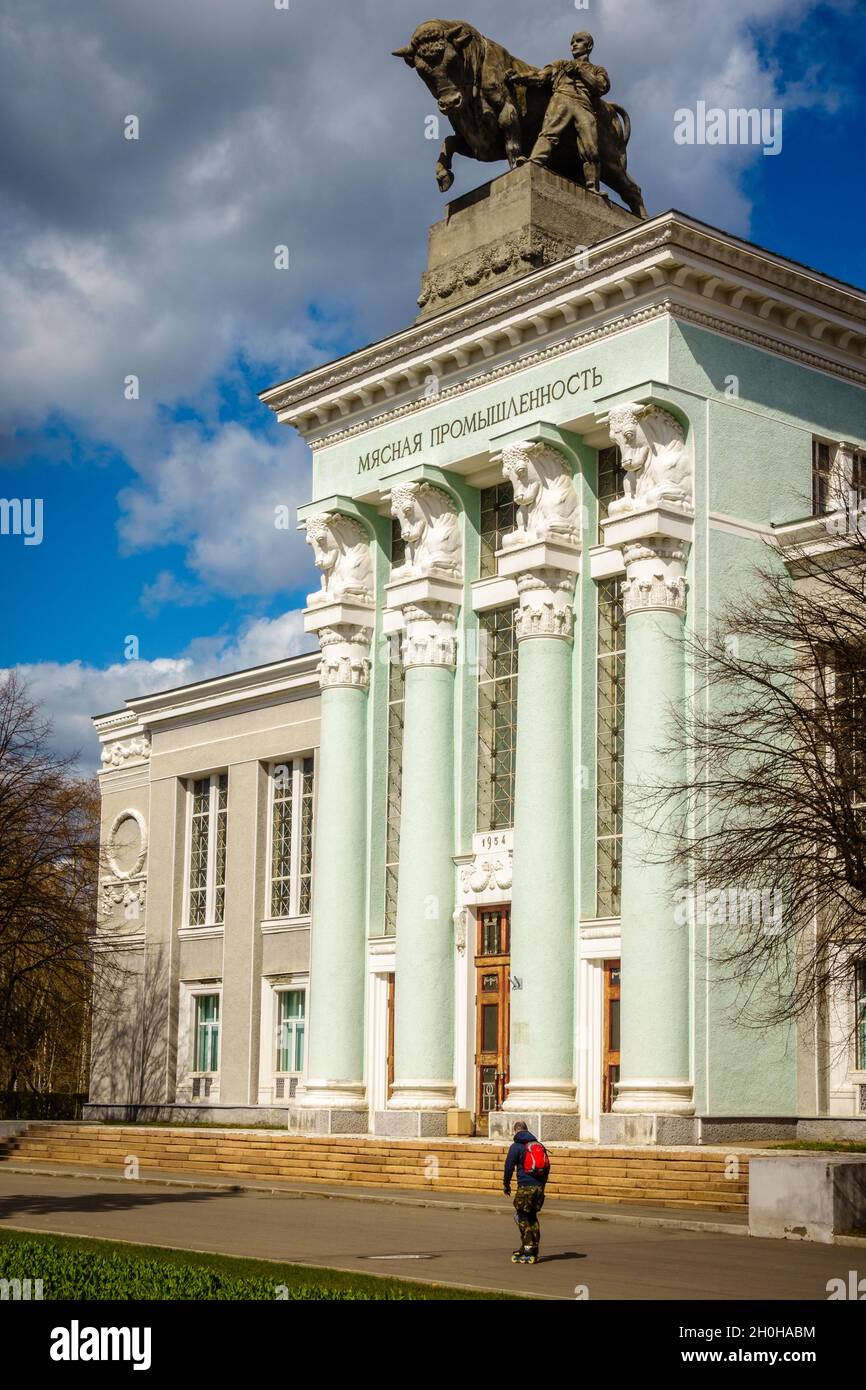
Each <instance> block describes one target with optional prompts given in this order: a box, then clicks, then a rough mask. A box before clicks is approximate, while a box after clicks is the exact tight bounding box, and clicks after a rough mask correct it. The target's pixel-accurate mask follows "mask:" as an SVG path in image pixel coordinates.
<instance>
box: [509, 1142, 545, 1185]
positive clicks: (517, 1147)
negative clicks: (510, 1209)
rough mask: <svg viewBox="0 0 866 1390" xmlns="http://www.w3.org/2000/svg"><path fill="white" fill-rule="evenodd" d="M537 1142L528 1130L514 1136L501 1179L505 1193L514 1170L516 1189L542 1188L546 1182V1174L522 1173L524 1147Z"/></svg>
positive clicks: (524, 1154)
mask: <svg viewBox="0 0 866 1390" xmlns="http://www.w3.org/2000/svg"><path fill="white" fill-rule="evenodd" d="M537 1142H538V1141H537V1140H536V1138H535V1135H534V1134H530V1132H529V1130H528V1129H522V1130H521V1131H520V1133H519V1134H515V1136H514V1143H513V1144H512V1145H511V1148H510V1149H509V1150H508V1153H507V1154H506V1156H505V1173H504V1175H503V1178H502V1186H503V1188H504V1189H505V1191H506V1192H507V1191H508V1189H509V1188H510V1187H511V1179H512V1176H513V1174H514V1170H515V1168H516V1169H517V1186H518V1187H544V1184H545V1183H546V1182H547V1174H546V1173H545V1174H538V1173H527V1172H524V1167H523V1160H524V1159H525V1157H526V1145H527V1144H535V1143H537Z"/></svg>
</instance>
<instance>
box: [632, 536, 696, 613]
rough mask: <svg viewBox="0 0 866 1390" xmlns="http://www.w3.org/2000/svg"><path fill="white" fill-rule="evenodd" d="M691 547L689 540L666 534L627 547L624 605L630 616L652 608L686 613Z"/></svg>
mask: <svg viewBox="0 0 866 1390" xmlns="http://www.w3.org/2000/svg"><path fill="white" fill-rule="evenodd" d="M688 551H689V548H688V545H687V544H686V543H685V542H683V541H676V540H670V539H669V538H667V537H663V536H653V537H652V538H651V539H650V540H649V541H641V542H640V543H639V544H637V545H627V546H625V547H624V549H623V554H622V558H623V561H624V562H625V575H626V577H625V583H624V585H623V604H622V606H623V612H624V613H625V615H626V617H628V615H629V613H636V612H639V613H646V612H649V611H651V610H655V611H659V610H661V611H665V610H667V611H670V612H673V613H678V614H680V616H682V615H684V614H685V611H686V560H687V559H688Z"/></svg>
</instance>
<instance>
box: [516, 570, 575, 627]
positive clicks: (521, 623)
mask: <svg viewBox="0 0 866 1390" xmlns="http://www.w3.org/2000/svg"><path fill="white" fill-rule="evenodd" d="M515 634H516V636H517V640H518V642H524V641H526V640H527V639H528V638H530V637H555V638H558V639H560V640H561V641H564V642H570V641H571V640H572V638H573V636H574V572H573V571H570V570H563V569H548V568H546V567H540V568H538V569H534V570H526V571H524V572H523V573H522V574H519V575H518V576H517V616H516V619H515Z"/></svg>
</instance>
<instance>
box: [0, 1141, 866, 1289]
mask: <svg viewBox="0 0 866 1390" xmlns="http://www.w3.org/2000/svg"><path fill="white" fill-rule="evenodd" d="M0 1227H9V1228H12V1229H17V1230H32V1231H46V1232H47V1231H50V1232H55V1233H58V1234H63V1235H75V1236H96V1237H99V1238H100V1239H103V1240H122V1241H132V1242H134V1243H136V1244H144V1245H162V1246H171V1247H174V1248H182V1249H187V1250H201V1251H211V1252H216V1253H222V1254H225V1255H239V1256H250V1257H253V1258H257V1259H267V1260H282V1261H286V1262H289V1263H293V1264H305V1265H316V1266H324V1267H330V1268H333V1269H341V1270H357V1271H359V1272H361V1273H365V1274H387V1275H391V1276H395V1277H403V1278H407V1279H416V1280H419V1279H420V1280H425V1281H426V1280H429V1281H433V1282H436V1283H444V1284H452V1285H462V1286H464V1287H472V1288H481V1289H493V1290H502V1291H506V1292H513V1293H529V1294H533V1295H536V1296H540V1297H543V1298H554V1299H574V1298H576V1297H580V1298H586V1297H588V1298H590V1299H592V1300H599V1299H626V1300H632V1299H636V1300H644V1299H671V1300H673V1299H675V1300H687V1301H690V1300H694V1299H732V1300H739V1299H755V1300H766V1299H768V1298H770V1299H791V1300H819V1301H822V1302H823V1301H826V1299H827V1281H828V1280H829V1279H834V1278H840V1277H841V1278H847V1276H848V1271H849V1269H851V1268H854V1267H855V1266H856V1265H857V1262H858V1259H859V1260H860V1263H861V1264H862V1263H863V1253H864V1252H863V1251H862V1250H860V1249H851V1248H846V1247H845V1246H827V1245H816V1244H806V1243H800V1242H793V1241H774V1240H752V1239H749V1238H748V1237H745V1236H737V1235H728V1234H716V1233H712V1232H702V1231H686V1230H668V1229H661V1228H653V1227H641V1226H631V1225H617V1224H615V1223H614V1224H611V1223H606V1222H596V1221H587V1220H578V1219H575V1218H573V1217H569V1216H566V1215H563V1214H557V1213H556V1211H555V1208H554V1206H553V1203H549V1204H548V1205H547V1206H546V1207H545V1209H544V1212H543V1213H542V1252H541V1253H542V1258H541V1260H540V1262H539V1263H538V1264H537V1265H533V1266H525V1265H513V1264H512V1263H511V1250H512V1249H513V1248H514V1246H516V1245H517V1244H518V1240H517V1227H516V1225H515V1224H514V1220H513V1212H512V1208H511V1205H510V1203H509V1202H508V1201H507V1200H506V1199H505V1198H503V1199H502V1209H501V1212H493V1211H489V1210H488V1211H481V1210H472V1208H471V1207H468V1208H466V1209H464V1210H459V1211H455V1210H454V1209H453V1208H451V1207H448V1208H443V1207H437V1206H436V1205H435V1204H432V1205H430V1206H423V1207H421V1206H419V1207H415V1206H404V1205H398V1204H389V1203H387V1202H385V1203H383V1202H373V1201H370V1202H365V1201H357V1200H353V1201H349V1200H344V1199H342V1198H340V1197H331V1198H325V1197H321V1198H320V1197H311V1196H307V1195H300V1194H292V1193H289V1192H285V1193H279V1194H274V1193H268V1192H250V1191H244V1192H226V1191H222V1190H213V1189H208V1188H207V1187H205V1186H202V1187H200V1188H196V1187H186V1188H184V1189H176V1188H170V1187H165V1186H159V1185H156V1184H149V1183H148V1182H147V1181H140V1180H139V1181H124V1180H123V1179H106V1178H101V1179H100V1180H95V1179H92V1178H89V1177H78V1176H75V1177H72V1176H62V1177H61V1176H54V1175H48V1174H45V1175H43V1174H36V1175H34V1174H25V1173H13V1172H10V1171H8V1170H6V1171H4V1169H3V1168H2V1167H0Z"/></svg>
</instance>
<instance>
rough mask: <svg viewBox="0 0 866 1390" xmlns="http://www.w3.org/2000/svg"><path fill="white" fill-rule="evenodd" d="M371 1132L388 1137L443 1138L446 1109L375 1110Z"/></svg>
mask: <svg viewBox="0 0 866 1390" xmlns="http://www.w3.org/2000/svg"><path fill="white" fill-rule="evenodd" d="M373 1133H374V1134H381V1135H383V1136H387V1137H388V1138H389V1139H445V1138H447V1135H448V1111H447V1110H376V1111H374V1113H373Z"/></svg>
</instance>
